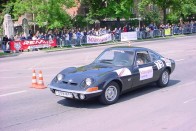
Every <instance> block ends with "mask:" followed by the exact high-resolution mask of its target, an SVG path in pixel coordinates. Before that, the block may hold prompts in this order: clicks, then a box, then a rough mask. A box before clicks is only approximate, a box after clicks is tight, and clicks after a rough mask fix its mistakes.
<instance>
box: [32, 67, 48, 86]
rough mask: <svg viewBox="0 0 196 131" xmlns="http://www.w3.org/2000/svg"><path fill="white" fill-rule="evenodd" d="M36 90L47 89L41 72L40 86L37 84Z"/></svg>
mask: <svg viewBox="0 0 196 131" xmlns="http://www.w3.org/2000/svg"><path fill="white" fill-rule="evenodd" d="M35 88H37V89H45V88H47V87H46V86H44V79H43V75H42V71H39V79H38V84H37V86H36V87H35Z"/></svg>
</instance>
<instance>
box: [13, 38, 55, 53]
mask: <svg viewBox="0 0 196 131" xmlns="http://www.w3.org/2000/svg"><path fill="white" fill-rule="evenodd" d="M54 46H56V39H53V40H22V41H11V42H10V50H12V51H14V50H27V49H38V48H48V47H54Z"/></svg>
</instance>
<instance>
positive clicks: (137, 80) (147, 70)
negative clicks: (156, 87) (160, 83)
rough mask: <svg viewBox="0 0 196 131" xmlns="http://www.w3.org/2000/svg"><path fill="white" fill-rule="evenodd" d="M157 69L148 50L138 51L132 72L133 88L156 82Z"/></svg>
mask: <svg viewBox="0 0 196 131" xmlns="http://www.w3.org/2000/svg"><path fill="white" fill-rule="evenodd" d="M156 75H157V68H156V65H155V63H154V62H153V61H152V59H151V57H150V55H149V52H148V51H147V50H137V51H136V54H135V62H134V67H133V70H132V80H133V84H132V87H137V86H141V85H144V84H147V83H150V82H153V81H154V80H155V76H156Z"/></svg>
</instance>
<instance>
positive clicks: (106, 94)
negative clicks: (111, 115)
mask: <svg viewBox="0 0 196 131" xmlns="http://www.w3.org/2000/svg"><path fill="white" fill-rule="evenodd" d="M119 95H120V87H119V85H118V84H117V83H116V82H111V83H109V84H108V85H107V86H106V88H105V89H104V91H103V93H102V94H101V96H100V97H99V101H100V102H101V103H102V104H104V105H111V104H114V103H116V102H117V100H118V98H119Z"/></svg>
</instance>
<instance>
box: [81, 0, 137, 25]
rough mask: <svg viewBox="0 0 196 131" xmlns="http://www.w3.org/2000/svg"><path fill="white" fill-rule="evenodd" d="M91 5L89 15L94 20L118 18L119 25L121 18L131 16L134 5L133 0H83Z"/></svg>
mask: <svg viewBox="0 0 196 131" xmlns="http://www.w3.org/2000/svg"><path fill="white" fill-rule="evenodd" d="M83 2H84V3H85V5H88V7H89V13H88V17H89V18H90V19H93V20H96V19H98V20H102V19H104V18H116V19H117V25H119V23H120V18H125V19H128V18H130V16H131V14H132V12H131V11H130V8H131V7H133V0H102V1H100V0H83Z"/></svg>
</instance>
